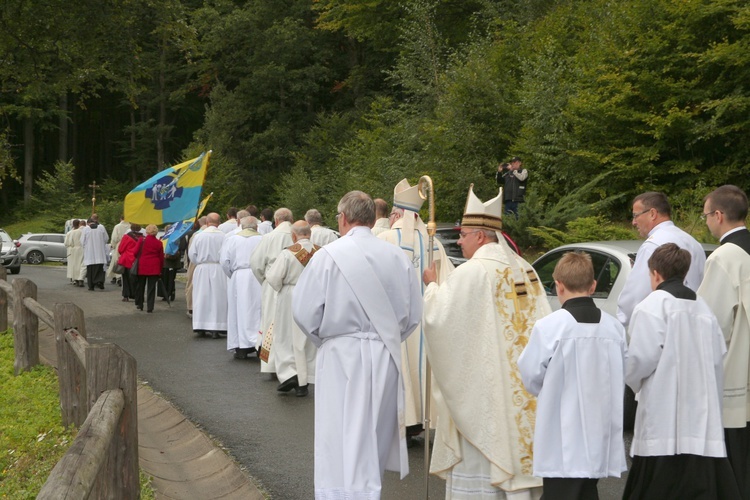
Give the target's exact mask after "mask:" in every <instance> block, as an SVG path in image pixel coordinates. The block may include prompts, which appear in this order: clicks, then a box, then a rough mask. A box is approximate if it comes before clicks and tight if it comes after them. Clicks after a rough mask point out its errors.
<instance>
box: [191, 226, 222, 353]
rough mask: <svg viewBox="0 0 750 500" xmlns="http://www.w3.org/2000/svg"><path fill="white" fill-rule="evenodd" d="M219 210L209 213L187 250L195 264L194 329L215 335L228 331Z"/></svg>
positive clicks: (216, 336)
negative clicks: (220, 261)
mask: <svg viewBox="0 0 750 500" xmlns="http://www.w3.org/2000/svg"><path fill="white" fill-rule="evenodd" d="M220 220H221V219H220V218H219V214H217V213H215V212H211V213H210V214H208V215H207V216H206V227H205V229H203V230H202V231H200V232H198V233H196V234H195V235H194V236H193V237H192V240H191V242H190V248H189V249H188V254H189V256H190V261H191V262H192V263H194V264H195V272H194V273H193V331H195V332H196V333H198V334H199V335H205V333H206V332H210V333H211V336H212V337H213V338H215V339H218V338H219V334H220V333H223V332H226V331H227V276H226V274H224V271H223V270H222V268H221V265H220V264H219V258H220V254H221V245H222V244H223V243H224V233H223V232H222V231H220V230H219V228H218V226H219V221H220Z"/></svg>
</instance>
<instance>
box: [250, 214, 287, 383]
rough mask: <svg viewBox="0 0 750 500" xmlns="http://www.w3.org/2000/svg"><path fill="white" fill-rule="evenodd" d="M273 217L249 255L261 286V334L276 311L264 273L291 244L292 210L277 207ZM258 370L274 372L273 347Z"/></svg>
mask: <svg viewBox="0 0 750 500" xmlns="http://www.w3.org/2000/svg"><path fill="white" fill-rule="evenodd" d="M265 210H266V209H264V210H263V212H265ZM273 218H274V221H275V222H276V228H275V229H274V230H273V231H271V232H270V233H267V234H264V235H263V239H261V240H260V244H258V247H257V248H256V249H255V251H254V252H253V255H251V256H250V268H251V269H252V270H253V274H254V275H255V278H256V279H257V280H258V282H259V283H260V284H261V286H262V287H263V298H262V302H261V315H260V328H261V333H262V334H263V335H266V334H267V333H268V329H269V328H270V327H271V325H272V324H273V315H274V313H275V312H276V290H274V289H273V288H272V287H271V285H270V284H269V283H267V282H266V273H267V272H268V270H269V269H271V266H272V265H273V263H274V262H275V261H276V257H278V256H279V254H280V253H281V251H282V250H284V249H285V248H286V247H288V246H289V245H291V244H292V222H294V218H293V216H292V211H291V210H289V209H288V208H279V209H278V210H276V212H274V214H273ZM259 232H260V231H259ZM260 371H261V372H263V373H276V366H275V361H274V354H273V349H271V353H270V354H269V356H268V363H266V362H265V361H261V362H260Z"/></svg>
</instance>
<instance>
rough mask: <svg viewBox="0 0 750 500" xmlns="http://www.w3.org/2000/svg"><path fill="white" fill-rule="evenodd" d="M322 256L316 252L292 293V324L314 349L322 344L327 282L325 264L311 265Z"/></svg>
mask: <svg viewBox="0 0 750 500" xmlns="http://www.w3.org/2000/svg"><path fill="white" fill-rule="evenodd" d="M322 254H323V252H316V253H315V255H313V257H312V259H310V262H309V263H308V264H307V266H305V270H304V271H302V274H301V275H300V277H299V280H298V281H297V285H296V286H295V287H294V290H293V291H292V316H294V322H295V323H297V326H299V328H300V330H302V333H304V334H305V335H307V337H308V338H309V339H310V341H311V342H312V343H313V344H314V345H315V346H316V347H320V346H321V345H322V344H323V341H322V340H321V339H320V336H319V334H320V325H321V324H322V323H323V313H324V312H325V299H326V295H325V287H326V286H327V282H328V280H327V279H326V278H325V271H326V268H327V266H326V265H325V262H320V263H319V264H318V265H312V264H313V263H314V262H315V261H316V260H322V259H323V255H322ZM329 259H330V258H329Z"/></svg>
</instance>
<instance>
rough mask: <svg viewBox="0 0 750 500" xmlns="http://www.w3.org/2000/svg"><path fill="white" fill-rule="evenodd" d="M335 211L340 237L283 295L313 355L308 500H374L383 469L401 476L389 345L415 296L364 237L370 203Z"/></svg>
mask: <svg viewBox="0 0 750 500" xmlns="http://www.w3.org/2000/svg"><path fill="white" fill-rule="evenodd" d="M338 212H339V214H338V216H337V219H338V224H339V233H340V234H342V235H343V236H342V237H341V238H339V239H338V240H336V241H334V242H333V243H330V244H328V245H326V246H324V247H323V248H321V249H320V250H318V251H317V252H316V253H315V255H314V256H313V258H312V259H311V260H310V263H309V264H308V265H307V267H306V268H305V270H304V271H303V273H302V275H301V276H300V278H299V281H298V282H297V286H296V287H295V288H294V292H293V296H292V311H293V313H294V320H295V321H296V322H297V324H298V325H299V327H300V328H301V329H302V331H303V332H304V333H305V334H306V335H307V336H309V337H310V340H312V342H313V343H314V344H315V345H316V346H318V347H319V350H318V360H317V365H316V377H315V498H316V499H319V500H320V499H343V498H346V499H367V500H377V499H379V498H380V493H381V484H382V478H383V473H384V471H385V470H392V471H399V472H400V474H401V478H402V479H403V477H404V476H406V474H408V473H409V462H408V457H407V454H406V428H405V426H404V393H403V381H402V378H403V377H402V375H401V359H400V358H401V348H400V345H399V344H400V343H401V342H402V341H403V340H405V339H406V338H407V336H408V335H409V334H410V333H411V332H412V331H413V330H414V328H415V327H416V326H417V324H418V323H419V320H420V318H421V316H422V295H421V293H420V291H419V282H418V281H417V280H416V279H415V276H414V272H413V271H412V270H411V263H410V262H409V260H408V259H407V258H406V256H405V255H404V252H402V251H401V250H400V249H398V248H397V247H395V246H393V245H389V244H387V243H386V242H384V241H381V240H379V239H378V238H376V237H375V236H374V235H373V234H372V232H371V228H372V225H373V223H374V222H375V206H374V204H373V201H372V199H371V198H370V196H368V195H367V194H366V193H363V192H361V191H352V192H349V193H347V194H346V195H344V197H343V198H342V199H341V201H339V205H338ZM394 495H396V493H395V492H393V493H392V494H391V495H390V496H391V497H392V498H395V496H394Z"/></svg>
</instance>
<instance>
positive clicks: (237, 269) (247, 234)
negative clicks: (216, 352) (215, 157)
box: [219, 210, 262, 359]
mask: <svg viewBox="0 0 750 500" xmlns="http://www.w3.org/2000/svg"><path fill="white" fill-rule="evenodd" d="M241 212H242V210H240V212H238V215H240V213H241ZM245 213H247V212H245ZM239 227H240V228H241V229H242V230H241V231H240V232H238V233H236V234H232V235H229V236H227V237H226V238H225V239H224V244H223V245H222V246H221V256H220V259H219V261H220V263H221V268H222V269H223V270H224V274H226V275H227V350H228V351H234V357H235V358H236V359H246V358H247V356H248V354H250V353H252V352H255V350H256V348H257V347H258V340H259V334H258V332H259V331H260V300H261V293H262V292H261V288H260V283H258V280H256V279H255V276H253V271H252V269H250V256H251V255H252V254H253V252H254V251H255V248H256V247H257V246H258V244H259V243H260V239H261V235H260V234H259V233H258V231H257V228H258V220H257V219H256V218H255V217H251V216H245V217H241V218H240V226H239Z"/></svg>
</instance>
